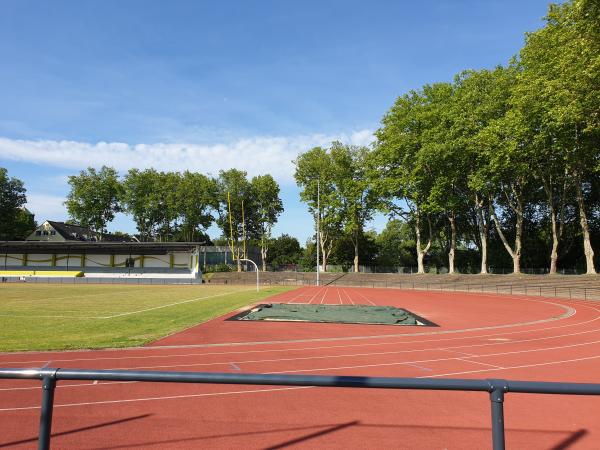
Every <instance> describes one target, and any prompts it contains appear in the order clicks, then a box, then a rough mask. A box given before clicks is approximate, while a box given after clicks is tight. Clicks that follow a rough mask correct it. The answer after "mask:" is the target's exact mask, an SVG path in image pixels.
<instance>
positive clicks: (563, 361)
mask: <svg viewBox="0 0 600 450" xmlns="http://www.w3.org/2000/svg"><path fill="white" fill-rule="evenodd" d="M598 358H600V355H596V356H587V357H585V358H574V359H563V360H554V361H548V362H543V363H535V364H523V365H520V366H505V367H501V368H498V369H494V368H489V369H481V370H465V371H463V372H448V373H440V374H437V375H427V376H422V377H417V378H439V377H448V376H450V375H464V374H468V373H482V372H497V371H499V370H511V369H526V368H529V367H540V366H552V365H558V364H565V363H572V362H579V361H589V360H592V359H598Z"/></svg>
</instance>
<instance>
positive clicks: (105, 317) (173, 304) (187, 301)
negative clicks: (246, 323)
mask: <svg viewBox="0 0 600 450" xmlns="http://www.w3.org/2000/svg"><path fill="white" fill-rule="evenodd" d="M253 290H254V289H242V290H239V291H231V292H225V293H222V294H215V295H206V296H204V297H196V298H192V299H189V300H183V301H181V302H175V303H169V304H167V305H160V306H155V307H153V308H146V309H140V310H138V311H129V312H125V313H120V314H113V315H112V316H104V317H101V319H114V318H115V317H123V316H130V315H132V314H140V313H144V312H148V311H155V310H157V309H163V308H170V307H171V306H177V305H183V304H185V303H191V302H197V301H198V300H206V299H209V298H216V297H224V296H227V295H231V294H237V293H239V292H248V291H253Z"/></svg>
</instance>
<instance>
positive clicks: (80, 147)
mask: <svg viewBox="0 0 600 450" xmlns="http://www.w3.org/2000/svg"><path fill="white" fill-rule="evenodd" d="M334 140H339V141H342V142H346V143H349V144H355V145H368V144H369V143H370V142H371V141H372V140H373V133H372V131H371V130H360V131H355V132H353V133H347V134H344V133H340V134H338V135H327V134H312V135H299V136H290V137H285V136H279V137H278V136H259V137H250V138H241V139H237V140H234V141H232V142H229V143H215V144H206V145H205V144H186V143H180V144H176V143H156V144H135V145H130V144H125V143H120V142H98V143H89V142H77V141H53V140H38V141H34V140H16V139H7V138H0V159H9V160H14V161H23V162H31V163H35V164H41V165H48V166H54V167H61V168H68V169H84V168H86V167H89V166H91V167H100V166H102V165H108V166H112V167H115V168H116V169H118V170H121V171H126V170H128V169H130V168H134V167H135V168H140V169H143V168H150V167H154V168H155V169H157V170H176V171H183V170H192V171H199V172H203V173H212V174H213V175H215V174H217V173H218V172H219V170H222V169H230V168H237V169H243V170H246V171H247V172H248V174H249V175H257V174H264V173H269V172H270V173H271V174H272V175H273V176H274V177H275V178H277V179H278V181H279V182H281V183H290V182H292V181H293V172H294V167H293V164H292V161H293V160H294V159H295V158H296V157H297V156H298V154H299V153H300V152H303V151H306V150H309V149H310V148H312V147H314V146H318V145H328V144H330V143H331V142H332V141H334Z"/></svg>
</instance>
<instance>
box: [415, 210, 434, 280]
mask: <svg viewBox="0 0 600 450" xmlns="http://www.w3.org/2000/svg"><path fill="white" fill-rule="evenodd" d="M428 221H429V239H428V241H427V245H426V246H425V248H424V249H421V228H420V225H421V220H420V217H419V210H418V209H417V214H416V217H415V234H416V238H417V239H416V247H417V273H425V265H424V264H423V261H424V259H425V255H427V252H428V251H429V247H431V220H430V219H428Z"/></svg>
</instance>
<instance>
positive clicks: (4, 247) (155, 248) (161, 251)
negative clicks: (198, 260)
mask: <svg viewBox="0 0 600 450" xmlns="http://www.w3.org/2000/svg"><path fill="white" fill-rule="evenodd" d="M201 246H202V243H201V242H108V241H66V242H52V241H0V253H30V254H33V253H42V254H45V253H55V254H56V253H61V254H69V253H73V254H104V255H106V254H109V255H110V254H113V255H127V254H133V255H166V254H168V253H171V252H175V251H179V252H182V251H193V250H195V249H197V248H198V247H201Z"/></svg>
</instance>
